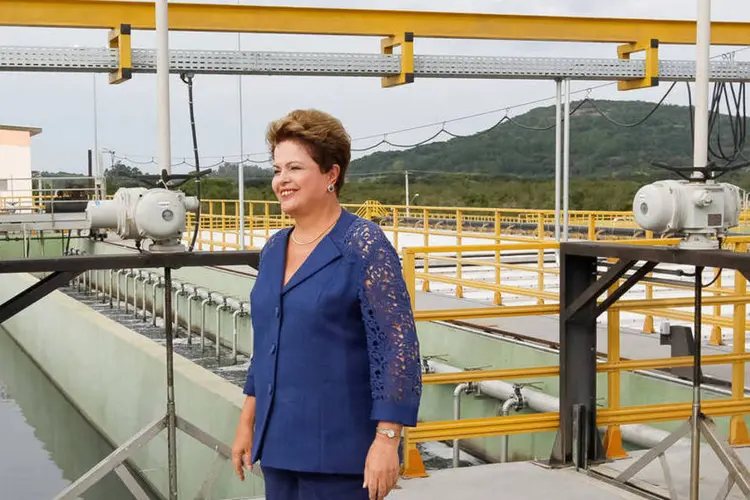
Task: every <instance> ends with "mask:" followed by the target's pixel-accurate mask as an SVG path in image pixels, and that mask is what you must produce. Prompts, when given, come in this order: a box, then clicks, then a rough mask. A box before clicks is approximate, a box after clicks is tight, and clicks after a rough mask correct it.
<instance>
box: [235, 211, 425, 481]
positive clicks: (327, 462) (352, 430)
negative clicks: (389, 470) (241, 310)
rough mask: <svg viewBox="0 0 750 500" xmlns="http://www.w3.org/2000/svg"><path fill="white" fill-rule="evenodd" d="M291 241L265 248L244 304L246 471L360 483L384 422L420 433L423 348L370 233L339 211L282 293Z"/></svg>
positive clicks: (389, 257) (392, 261) (391, 265)
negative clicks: (334, 476)
mask: <svg viewBox="0 0 750 500" xmlns="http://www.w3.org/2000/svg"><path fill="white" fill-rule="evenodd" d="M290 232H291V228H286V229H282V230H281V231H279V232H277V233H276V234H274V235H273V236H272V237H271V238H270V239H269V240H268V242H267V243H266V245H265V246H264V247H263V250H262V251H261V257H260V264H259V269H258V277H257V279H256V282H255V285H254V287H253V290H252V292H251V293H250V314H251V317H252V326H253V335H254V337H253V357H252V359H251V361H250V367H249V369H248V373H247V381H246V383H245V388H244V393H245V394H247V395H250V396H255V398H256V415H255V433H254V438H253V450H252V461H253V462H255V461H256V460H260V462H261V464H263V465H266V466H269V467H277V468H282V469H289V470H295V471H306V472H323V473H349V474H361V473H362V472H363V471H364V466H365V459H366V457H367V452H368V450H369V448H370V445H371V444H372V441H373V439H374V438H375V427H376V426H377V423H378V422H379V421H387V422H397V423H401V424H403V425H405V426H415V425H416V423H417V414H418V410H419V402H420V397H421V393H422V378H421V363H420V354H419V343H418V340H417V335H416V328H415V324H414V318H413V315H412V309H411V304H410V300H409V294H408V292H407V290H406V285H405V282H404V280H403V276H402V271H401V264H400V261H399V258H398V254H397V253H396V251H395V249H394V248H393V246H392V245H391V243H390V241H388V239H387V238H386V236H385V234H384V233H383V231H382V230H381V229H380V227H379V226H378V225H377V224H375V223H373V222H371V221H368V220H365V219H362V218H360V217H357V216H356V215H353V214H351V213H349V212H347V211H346V210H342V212H341V216H340V217H339V219H338V221H337V222H336V224H335V225H334V227H333V229H332V230H331V231H330V232H329V233H328V234H327V235H326V236H325V237H323V238H322V239H321V241H320V242H319V243H318V245H317V246H316V247H315V249H314V250H313V251H312V253H311V254H310V255H309V257H308V258H307V260H306V261H305V262H304V263H303V264H302V266H301V267H300V268H299V270H297V272H296V273H295V274H294V275H293V276H292V278H291V279H290V280H289V282H288V283H287V284H286V286H283V287H282V283H283V279H284V267H285V262H286V249H287V241H288V237H289V233H290Z"/></svg>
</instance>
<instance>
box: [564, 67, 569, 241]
mask: <svg viewBox="0 0 750 500" xmlns="http://www.w3.org/2000/svg"><path fill="white" fill-rule="evenodd" d="M564 119H565V127H564V129H565V130H564V132H563V133H564V136H565V137H564V140H563V241H568V221H569V218H570V217H569V214H568V208H569V204H570V194H569V184H570V80H565V118H564Z"/></svg>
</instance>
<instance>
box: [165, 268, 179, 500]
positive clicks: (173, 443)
mask: <svg viewBox="0 0 750 500" xmlns="http://www.w3.org/2000/svg"><path fill="white" fill-rule="evenodd" d="M171 288H172V270H171V269H170V268H168V267H167V268H165V269H164V290H165V291H167V290H170V289H171ZM164 297H165V300H166V307H165V308H164V333H165V336H166V338H167V346H166V348H167V467H168V469H169V494H170V498H172V499H174V500H176V499H177V412H176V411H175V404H174V359H173V358H174V357H173V346H172V318H170V316H171V314H172V294H171V293H165V294H164Z"/></svg>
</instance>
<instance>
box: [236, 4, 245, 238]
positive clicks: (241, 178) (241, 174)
mask: <svg viewBox="0 0 750 500" xmlns="http://www.w3.org/2000/svg"><path fill="white" fill-rule="evenodd" d="M237 3H238V4H239V3H241V2H240V0H237ZM241 47H242V40H241V39H240V33H237V50H238V51H240V50H242V48H241ZM237 93H238V97H239V109H240V111H239V113H240V163H239V168H238V169H237V184H238V189H239V200H240V213H239V216H240V241H239V244H240V250H244V249H245V164H244V163H243V162H244V161H245V148H244V144H243V143H244V134H243V128H242V75H237Z"/></svg>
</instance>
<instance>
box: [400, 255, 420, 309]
mask: <svg viewBox="0 0 750 500" xmlns="http://www.w3.org/2000/svg"><path fill="white" fill-rule="evenodd" d="M403 259H404V263H403V267H404V270H403V274H404V282H405V283H406V290H407V291H408V292H409V300H410V301H411V308H412V310H414V309H415V308H416V304H417V277H416V262H415V258H414V250H412V249H411V248H404V253H403Z"/></svg>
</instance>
